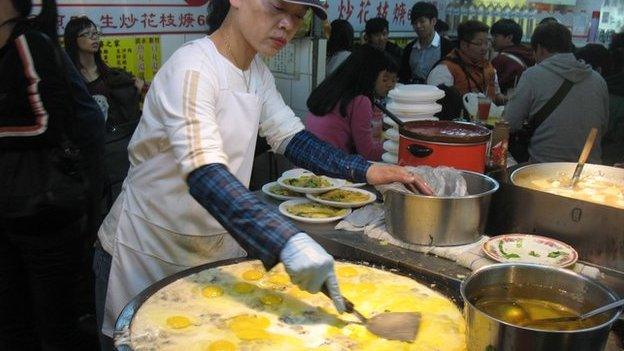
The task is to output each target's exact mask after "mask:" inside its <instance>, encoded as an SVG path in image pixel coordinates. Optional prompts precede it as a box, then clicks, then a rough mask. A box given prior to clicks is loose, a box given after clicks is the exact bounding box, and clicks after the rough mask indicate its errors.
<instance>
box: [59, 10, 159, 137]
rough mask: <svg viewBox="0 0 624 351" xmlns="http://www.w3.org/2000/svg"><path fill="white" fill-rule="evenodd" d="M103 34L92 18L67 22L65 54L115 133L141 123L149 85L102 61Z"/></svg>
mask: <svg viewBox="0 0 624 351" xmlns="http://www.w3.org/2000/svg"><path fill="white" fill-rule="evenodd" d="M101 35H102V33H101V32H100V31H99V30H98V28H97V26H96V25H95V23H94V22H93V21H92V20H91V19H89V18H88V17H86V16H80V17H74V18H72V19H71V20H70V21H69V22H67V25H66V26H65V32H64V35H63V39H64V44H65V51H67V54H68V55H69V57H70V58H71V59H72V62H73V63H74V65H75V66H76V68H78V70H79V71H80V73H81V74H82V76H83V78H84V80H85V82H86V83H87V87H88V88H89V91H90V92H91V94H92V95H93V96H94V98H95V100H96V101H97V102H98V104H100V107H101V108H102V112H103V113H104V115H105V118H106V123H107V125H108V128H109V129H111V130H112V129H115V128H117V127H119V126H120V125H123V124H125V123H129V122H135V123H136V122H137V121H138V119H139V117H140V116H141V111H140V104H141V95H142V94H144V93H145V92H146V91H147V88H148V85H147V84H146V83H145V82H144V81H143V80H142V79H141V78H138V77H133V76H132V75H131V74H130V73H128V72H126V71H124V70H123V69H119V68H112V67H108V65H107V64H106V62H104V60H103V59H102V53H101V46H100V37H101ZM130 134H132V132H130Z"/></svg>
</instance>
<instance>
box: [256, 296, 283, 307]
mask: <svg viewBox="0 0 624 351" xmlns="http://www.w3.org/2000/svg"><path fill="white" fill-rule="evenodd" d="M282 300H283V299H282V297H281V296H278V295H273V294H269V295H264V296H262V297H261V298H260V302H262V303H263V304H265V305H279V304H280V303H282Z"/></svg>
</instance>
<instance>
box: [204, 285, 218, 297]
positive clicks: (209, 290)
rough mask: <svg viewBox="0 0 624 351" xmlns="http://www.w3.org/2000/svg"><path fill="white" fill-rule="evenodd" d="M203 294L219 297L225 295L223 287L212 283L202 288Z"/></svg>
mask: <svg viewBox="0 0 624 351" xmlns="http://www.w3.org/2000/svg"><path fill="white" fill-rule="evenodd" d="M202 295H204V296H205V297H219V296H221V295H223V289H221V287H218V286H216V285H210V286H207V287H205V288H203V289H202Z"/></svg>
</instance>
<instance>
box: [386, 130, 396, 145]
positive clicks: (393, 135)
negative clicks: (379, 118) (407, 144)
mask: <svg viewBox="0 0 624 351" xmlns="http://www.w3.org/2000/svg"><path fill="white" fill-rule="evenodd" d="M384 134H385V135H386V139H387V140H392V141H396V142H397V143H398V142H399V131H398V130H396V128H388V129H386V130H385V131H384Z"/></svg>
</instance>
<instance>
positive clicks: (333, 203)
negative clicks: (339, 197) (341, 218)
mask: <svg viewBox="0 0 624 351" xmlns="http://www.w3.org/2000/svg"><path fill="white" fill-rule="evenodd" d="M340 190H349V191H353V192H358V193H362V194H365V195H368V200H366V201H360V202H338V201H330V200H324V199H321V198H320V197H319V196H320V195H322V194H306V197H307V198H308V199H310V200H313V201H316V202H318V203H321V204H324V205H329V206H332V207H338V208H354V207H362V206H364V205H368V204H370V203H371V202H374V201H375V200H377V195H375V194H373V193H371V192H370V191H367V190H364V189H358V188H340Z"/></svg>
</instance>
